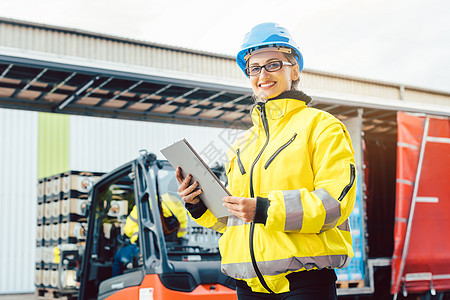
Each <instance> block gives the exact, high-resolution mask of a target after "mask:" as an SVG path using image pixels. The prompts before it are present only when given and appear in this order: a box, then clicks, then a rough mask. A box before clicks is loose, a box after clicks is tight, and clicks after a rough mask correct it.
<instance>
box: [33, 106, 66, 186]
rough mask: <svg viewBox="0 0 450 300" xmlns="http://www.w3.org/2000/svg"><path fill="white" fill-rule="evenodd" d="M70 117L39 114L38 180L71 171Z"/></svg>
mask: <svg viewBox="0 0 450 300" xmlns="http://www.w3.org/2000/svg"><path fill="white" fill-rule="evenodd" d="M69 117H70V116H69V115H62V114H54V113H39V122H38V126H39V128H38V178H43V177H47V176H51V175H55V174H57V173H62V172H65V171H67V170H69Z"/></svg>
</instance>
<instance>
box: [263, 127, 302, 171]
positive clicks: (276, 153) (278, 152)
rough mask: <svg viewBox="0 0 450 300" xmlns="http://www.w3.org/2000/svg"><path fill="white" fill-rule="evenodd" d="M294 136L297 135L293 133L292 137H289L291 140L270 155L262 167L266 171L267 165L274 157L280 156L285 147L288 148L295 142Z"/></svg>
mask: <svg viewBox="0 0 450 300" xmlns="http://www.w3.org/2000/svg"><path fill="white" fill-rule="evenodd" d="M296 136H297V133H294V135H293V136H292V137H291V139H290V140H289V141H287V143H286V144H284V145H283V146H281V147H280V148H278V150H277V151H275V153H274V154H272V156H271V157H269V159H268V160H267V162H266V164H265V165H264V169H267V168H268V167H269V165H270V164H271V163H272V162H273V160H274V159H275V157H277V155H278V154H280V152H281V151H283V150H284V149H285V148H286V147H287V146H289V145H290V144H291V143H292V142H293V141H294V140H295V137H296Z"/></svg>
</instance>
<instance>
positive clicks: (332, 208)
mask: <svg viewBox="0 0 450 300" xmlns="http://www.w3.org/2000/svg"><path fill="white" fill-rule="evenodd" d="M313 193H314V194H315V195H316V196H317V197H319V199H320V200H321V201H322V204H323V207H324V208H325V212H326V215H325V222H324V224H323V226H322V229H321V230H320V232H321V233H322V232H324V231H325V230H328V229H331V228H333V227H334V226H336V223H337V222H338V220H339V218H340V217H341V203H340V202H339V201H337V200H336V199H334V198H333V197H331V195H330V194H329V193H328V192H327V191H326V190H325V189H323V188H321V189H318V190H315V191H313Z"/></svg>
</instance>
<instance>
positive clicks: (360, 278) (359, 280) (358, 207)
mask: <svg viewBox="0 0 450 300" xmlns="http://www.w3.org/2000/svg"><path fill="white" fill-rule="evenodd" d="M362 212H363V201H362V195H361V191H360V189H359V186H357V191H356V202H355V207H354V209H353V211H352V214H351V215H350V218H349V220H350V229H351V235H352V243H353V252H354V257H353V259H352V260H351V262H350V264H349V265H348V266H347V267H346V268H344V269H336V275H337V278H338V282H337V283H338V287H339V288H358V287H362V286H364V280H365V276H364V273H365V270H364V258H365V257H364V256H365V252H364V251H365V246H364V245H365V240H364V238H365V236H364V235H363V231H364V230H363V220H364V216H363V215H362Z"/></svg>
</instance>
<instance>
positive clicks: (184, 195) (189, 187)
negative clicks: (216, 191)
mask: <svg viewBox="0 0 450 300" xmlns="http://www.w3.org/2000/svg"><path fill="white" fill-rule="evenodd" d="M175 177H176V178H177V181H178V184H179V185H180V186H179V187H178V192H179V193H180V197H181V199H183V201H184V202H186V203H190V204H197V203H199V202H200V198H199V197H197V196H198V195H200V194H201V193H202V192H203V191H202V190H201V189H198V190H196V188H197V187H198V182H197V181H195V182H194V183H193V184H190V183H191V179H192V175H191V174H188V176H186V178H183V176H182V175H181V168H180V167H178V168H177V170H176V171H175Z"/></svg>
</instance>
